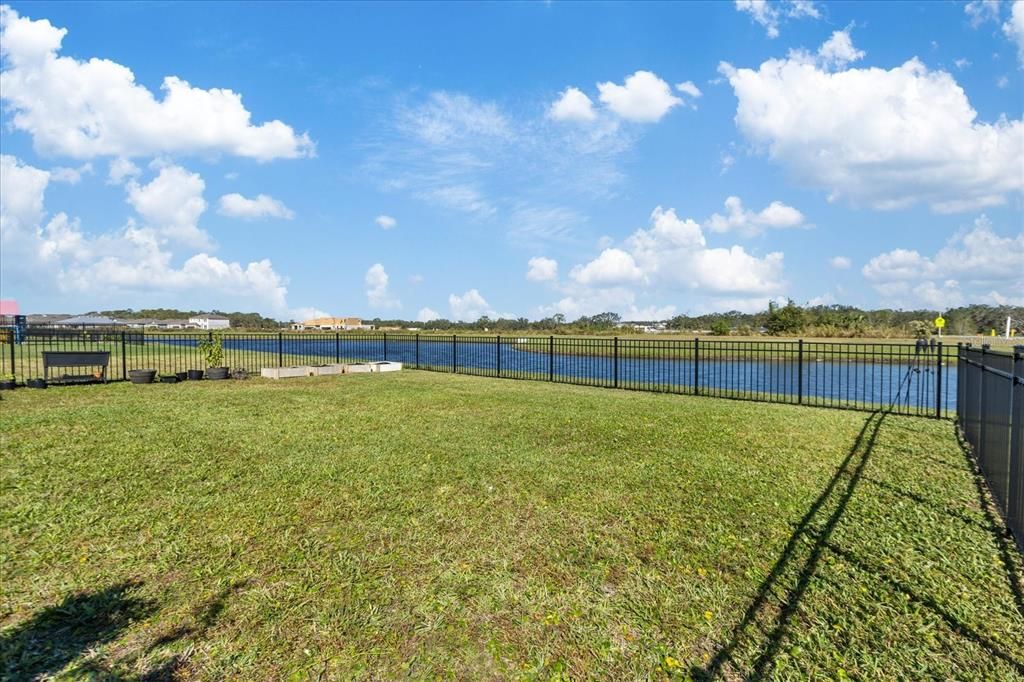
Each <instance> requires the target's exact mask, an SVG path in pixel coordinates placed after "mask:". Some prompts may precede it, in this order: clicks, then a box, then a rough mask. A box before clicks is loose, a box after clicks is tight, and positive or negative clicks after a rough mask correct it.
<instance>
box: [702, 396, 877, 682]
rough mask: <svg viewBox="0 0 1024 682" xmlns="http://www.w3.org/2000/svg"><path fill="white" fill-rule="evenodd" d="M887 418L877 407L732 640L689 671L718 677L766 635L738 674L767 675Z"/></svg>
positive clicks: (773, 568)
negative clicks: (793, 576) (788, 581)
mask: <svg viewBox="0 0 1024 682" xmlns="http://www.w3.org/2000/svg"><path fill="white" fill-rule="evenodd" d="M885 417H886V413H883V412H873V413H871V415H870V416H869V417H868V419H867V420H866V421H865V422H864V426H863V427H861V430H860V433H858V434H857V438H856V439H855V440H854V442H853V446H852V447H851V448H850V451H849V452H848V453H847V455H846V457H845V458H843V461H842V463H841V464H840V466H839V468H838V469H837V470H836V472H835V474H834V475H833V476H832V478H831V479H830V480H829V482H828V485H826V486H825V489H824V490H822V491H821V494H820V495H818V497H817V499H815V500H814V502H813V503H812V504H811V507H810V509H808V510H807V513H806V514H804V516H803V518H802V519H800V522H799V523H798V524H797V526H796V529H795V530H794V531H793V534H792V535H791V536H790V537H789V540H788V541H787V542H786V546H785V547H784V548H783V550H782V554H781V556H780V557H779V558H778V560H777V561H776V562H775V565H774V566H772V570H771V571H770V572H769V573H768V576H767V577H766V578H765V579H764V581H763V582H762V583H761V585H760V586H759V587H758V590H757V594H756V596H755V597H754V601H752V602H751V604H750V606H749V607H748V608H747V610H746V612H745V613H744V614H743V619H742V620H741V621H740V623H739V625H737V626H736V629H735V630H734V631H733V634H732V637H731V639H730V640H729V641H728V642H727V643H726V644H725V645H724V646H722V647H721V648H720V649H719V650H718V651H717V652H716V654H715V656H714V657H713V658H712V659H711V660H710V661H709V662H708V664H707V665H706V666H704V667H703V668H694V669H692V670H691V671H690V673H691V675H692V676H693V677H694V678H695V679H704V680H709V679H714V678H716V677H718V676H719V675H721V674H723V673H725V672H726V670H728V669H730V668H733V667H734V661H733V655H734V653H735V651H736V649H737V648H738V647H739V646H740V645H741V644H743V643H744V642H745V641H746V640H748V639H754V638H759V637H763V638H764V640H763V641H764V644H763V646H762V648H761V651H760V654H759V655H758V657H757V660H756V661H755V662H754V664H753V666H752V668H751V671H750V673H749V674H744V673H743V672H739V674H740V675H741V676H743V677H752V678H755V679H757V678H761V677H764V676H765V674H766V672H767V671H768V669H769V667H770V666H771V663H772V661H773V660H774V658H775V656H776V655H777V654H778V651H779V648H780V647H781V645H782V642H783V639H784V638H785V636H786V633H787V631H788V630H789V627H790V622H791V621H792V619H793V616H794V615H795V614H796V611H797V607H798V606H799V604H800V600H801V599H802V598H803V595H804V593H805V592H806V591H807V588H808V586H809V585H810V583H811V579H812V578H813V577H814V574H815V572H816V571H817V568H818V564H819V562H820V561H821V557H822V554H823V553H824V551H825V549H826V548H827V545H828V542H829V539H830V538H831V536H832V532H833V531H834V530H835V527H836V525H837V524H838V523H839V520H840V519H841V518H842V517H843V513H844V512H845V511H846V506H847V504H849V502H850V498H851V497H853V492H854V490H855V489H856V488H857V484H858V483H859V482H860V480H861V477H862V475H863V473H864V468H865V466H866V465H867V462H868V458H869V457H870V456H871V451H872V450H873V448H874V446H875V441H876V440H877V438H878V432H879V430H880V429H881V427H882V422H883V421H884V420H885ZM844 477H847V481H846V482H845V484H842V483H841V482H842V479H843V478H844ZM833 499H835V508H834V509H833V510H832V511H831V512H827V511H826V504H827V503H828V502H830V501H831V500H833ZM826 514H827V516H826ZM822 518H823V519H824V524H823V525H822V526H821V530H816V528H815V525H816V524H817V523H818V522H820V521H821V520H822ZM808 541H809V542H810V543H811V547H810V550H809V552H807V553H806V557H805V558H801V555H803V554H804V552H801V551H800V545H801V543H804V542H808ZM794 569H796V570H797V571H798V576H797V580H796V584H795V585H794V586H793V587H792V588H790V589H787V588H786V587H785V585H784V584H783V577H784V576H785V575H786V574H787V573H789V572H790V571H792V570H794ZM780 588H781V589H782V590H783V591H784V594H783V595H782V597H781V599H780V598H778V597H776V596H774V595H773V593H774V592H776V591H777V590H779V589H780ZM780 602H781V608H779V609H778V611H777V613H776V612H775V611H776V608H777V607H776V605H777V604H779V603H780ZM731 672H737V671H731Z"/></svg>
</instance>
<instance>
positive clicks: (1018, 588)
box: [953, 426, 1024, 618]
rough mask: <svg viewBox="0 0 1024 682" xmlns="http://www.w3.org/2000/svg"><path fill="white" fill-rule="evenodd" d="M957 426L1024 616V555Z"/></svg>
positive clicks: (1018, 608)
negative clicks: (1023, 555)
mask: <svg viewBox="0 0 1024 682" xmlns="http://www.w3.org/2000/svg"><path fill="white" fill-rule="evenodd" d="M953 429H954V431H955V432H956V437H957V442H959V443H960V451H961V452H962V453H963V455H964V459H965V460H966V461H967V467H968V468H969V469H970V471H971V474H972V476H973V478H974V488H975V490H976V491H977V494H978V505H979V506H980V507H981V509H982V511H983V512H984V513H985V521H986V522H987V523H988V527H989V530H990V532H991V533H992V537H993V538H994V542H995V544H996V546H997V547H998V548H999V559H1000V561H1001V562H1002V564H1003V571H1004V572H1005V573H1006V581H1007V583H1009V585H1010V592H1012V593H1013V601H1014V605H1015V606H1016V607H1017V611H1018V612H1019V613H1020V615H1021V617H1022V618H1024V562H1022V559H1024V557H1021V555H1020V554H1019V553H1018V552H1017V547H1016V545H1015V544H1014V542H1013V537H1012V536H1011V535H1010V531H1009V529H1008V528H1007V527H1006V524H1005V523H1004V522H1003V519H1002V517H1001V516H1000V514H999V512H998V510H997V508H996V505H995V502H994V501H993V500H992V496H991V494H990V493H989V489H988V483H986V481H985V475H984V474H983V473H982V472H981V469H979V468H978V463H977V461H975V459H974V456H973V455H972V454H971V447H970V445H969V444H968V443H967V441H965V440H964V439H963V437H962V435H961V433H960V430H959V429H958V428H956V427H955V426H954V427H953Z"/></svg>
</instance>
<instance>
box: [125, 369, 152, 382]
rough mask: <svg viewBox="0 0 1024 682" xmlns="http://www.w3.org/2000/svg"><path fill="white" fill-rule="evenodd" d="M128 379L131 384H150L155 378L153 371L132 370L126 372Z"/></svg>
mask: <svg viewBox="0 0 1024 682" xmlns="http://www.w3.org/2000/svg"><path fill="white" fill-rule="evenodd" d="M128 378H129V379H131V382H132V383H133V384H151V383H153V379H155V378H156V370H155V369H132V370H129V371H128Z"/></svg>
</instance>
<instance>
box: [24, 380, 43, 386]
mask: <svg viewBox="0 0 1024 682" xmlns="http://www.w3.org/2000/svg"><path fill="white" fill-rule="evenodd" d="M25 385H26V386H28V387H29V388H46V379H29V380H28V381H26V382H25Z"/></svg>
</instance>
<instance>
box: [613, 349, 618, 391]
mask: <svg viewBox="0 0 1024 682" xmlns="http://www.w3.org/2000/svg"><path fill="white" fill-rule="evenodd" d="M613 366H614V367H615V388H618V387H619V337H617V336H616V337H615V363H614V365H613Z"/></svg>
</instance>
